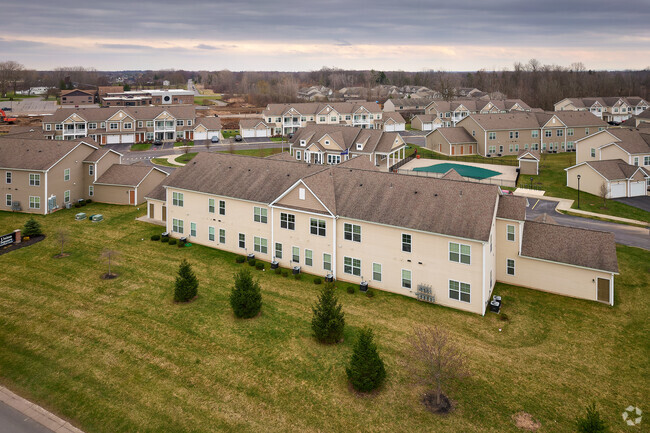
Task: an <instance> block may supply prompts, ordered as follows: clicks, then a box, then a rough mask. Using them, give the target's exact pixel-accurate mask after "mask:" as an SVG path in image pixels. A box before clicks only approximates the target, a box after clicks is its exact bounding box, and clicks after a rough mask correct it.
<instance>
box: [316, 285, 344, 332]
mask: <svg viewBox="0 0 650 433" xmlns="http://www.w3.org/2000/svg"><path fill="white" fill-rule="evenodd" d="M342 308H343V307H342V306H341V304H339V301H338V298H337V297H336V294H335V293H334V284H332V283H327V284H325V287H323V289H322V290H321V293H320V295H318V301H317V302H316V305H314V307H312V311H313V312H314V317H313V318H312V320H311V329H312V330H313V331H314V336H315V337H316V339H317V340H318V341H320V342H321V343H327V344H333V343H336V342H338V341H340V340H341V338H342V337H343V327H344V326H345V318H344V314H343V311H341V310H342Z"/></svg>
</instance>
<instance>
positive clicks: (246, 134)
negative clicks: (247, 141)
mask: <svg viewBox="0 0 650 433" xmlns="http://www.w3.org/2000/svg"><path fill="white" fill-rule="evenodd" d="M241 136H242V137H243V138H247V137H255V130H254V129H242V130H241Z"/></svg>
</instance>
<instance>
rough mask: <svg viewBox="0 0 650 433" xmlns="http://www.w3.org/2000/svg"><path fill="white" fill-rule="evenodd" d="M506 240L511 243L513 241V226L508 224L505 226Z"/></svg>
mask: <svg viewBox="0 0 650 433" xmlns="http://www.w3.org/2000/svg"><path fill="white" fill-rule="evenodd" d="M506 232H507V239H508V240H509V241H511V242H514V241H515V226H513V225H510V224H508V225H507V226H506Z"/></svg>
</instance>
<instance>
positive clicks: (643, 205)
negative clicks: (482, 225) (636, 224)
mask: <svg viewBox="0 0 650 433" xmlns="http://www.w3.org/2000/svg"><path fill="white" fill-rule="evenodd" d="M613 200H615V201H618V202H621V203H625V204H629V205H630V206H634V207H636V208H639V209H641V210H644V211H646V212H650V196H648V195H646V196H644V197H628V198H615V199H613Z"/></svg>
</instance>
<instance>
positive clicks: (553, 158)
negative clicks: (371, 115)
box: [406, 144, 650, 221]
mask: <svg viewBox="0 0 650 433" xmlns="http://www.w3.org/2000/svg"><path fill="white" fill-rule="evenodd" d="M415 149H417V151H418V154H419V155H420V157H422V158H433V159H441V160H454V161H467V162H480V163H485V164H498V163H499V162H504V161H507V162H508V164H509V165H517V164H518V163H517V157H516V156H515V155H508V156H502V157H500V158H485V157H482V156H478V155H473V156H464V157H463V156H454V157H450V156H446V155H442V154H439V153H436V152H433V151H431V150H429V149H427V148H425V147H420V146H416V145H414V144H409V149H408V150H407V152H406V155H407V156H408V155H411V154H412V153H413V152H414V151H415ZM575 159H576V156H575V153H573V152H563V153H557V154H549V153H545V154H542V161H541V162H540V166H539V173H540V174H539V175H538V176H530V175H522V176H520V177H519V183H518V184H517V186H519V187H522V188H530V186H531V180H530V178H531V177H532V178H533V181H532V185H533V188H534V189H540V190H543V191H546V194H545V195H547V196H551V197H559V198H567V199H570V200H574V203H573V206H572V208H573V209H578V190H575V189H572V188H569V187H567V186H565V185H566V171H564V169H565V168H567V167H571V166H572V165H575ZM580 209H582V210H585V211H590V212H597V213H601V214H605V215H613V216H618V217H623V218H631V219H635V220H640V221H650V212H646V211H644V210H642V209H638V208H635V207H633V206H629V205H627V204H624V203H619V202H617V201H614V200H607V207H603V199H602V198H600V197H598V196H595V195H592V194H588V193H586V192H584V191H581V192H580Z"/></svg>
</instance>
